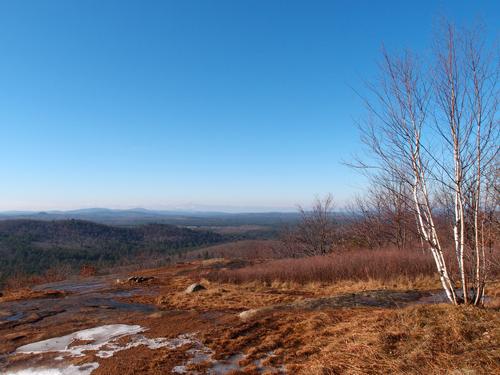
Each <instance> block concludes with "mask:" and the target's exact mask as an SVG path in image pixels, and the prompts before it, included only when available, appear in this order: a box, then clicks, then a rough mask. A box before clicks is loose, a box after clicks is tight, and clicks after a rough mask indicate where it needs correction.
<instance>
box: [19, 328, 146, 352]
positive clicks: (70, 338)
mask: <svg viewBox="0 0 500 375" xmlns="http://www.w3.org/2000/svg"><path fill="white" fill-rule="evenodd" d="M143 331H144V328H142V327H141V326H138V325H126V324H110V325H105V326H101V327H95V328H90V329H84V330H82V331H77V332H74V333H70V334H69V335H66V336H61V337H54V338H52V339H48V340H43V341H38V342H34V343H31V344H27V345H23V346H21V347H19V348H17V349H16V353H23V354H41V353H49V352H62V353H68V354H69V355H71V356H73V357H82V356H83V355H84V354H83V352H85V351H91V350H94V351H95V350H99V349H100V348H101V347H103V346H105V345H106V344H108V343H109V342H111V341H113V340H116V339H119V338H121V337H124V336H128V335H133V334H136V333H139V332H143ZM76 340H82V341H88V343H85V344H81V345H74V346H71V344H72V343H73V342H74V341H76Z"/></svg>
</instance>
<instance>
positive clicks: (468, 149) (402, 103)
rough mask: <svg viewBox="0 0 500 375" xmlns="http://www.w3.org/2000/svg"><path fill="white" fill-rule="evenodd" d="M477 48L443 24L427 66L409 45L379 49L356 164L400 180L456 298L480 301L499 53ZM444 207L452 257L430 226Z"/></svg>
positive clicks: (472, 37)
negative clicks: (378, 71)
mask: <svg viewBox="0 0 500 375" xmlns="http://www.w3.org/2000/svg"><path fill="white" fill-rule="evenodd" d="M485 46H486V44H485V43H484V42H482V41H481V40H480V39H479V38H478V37H477V35H476V34H474V33H469V32H462V33H460V34H459V35H457V32H456V30H455V28H454V27H453V26H451V25H447V26H446V27H445V28H444V29H443V33H442V36H441V38H439V40H438V42H437V43H436V47H435V59H434V61H433V62H432V63H431V64H429V65H427V66H421V65H420V64H419V63H418V60H417V59H416V58H415V57H414V56H413V55H412V54H411V53H409V52H406V53H405V54H404V55H403V56H402V57H395V58H393V57H391V56H390V55H389V54H388V53H387V52H386V51H384V54H383V63H382V79H381V80H380V82H378V83H377V84H372V85H369V88H370V90H371V93H372V94H373V96H372V98H371V99H368V100H366V104H367V106H368V109H369V113H370V116H369V119H368V121H367V122H366V123H364V124H362V126H361V131H362V140H363V142H364V143H365V144H366V145H367V146H368V149H369V150H370V151H371V154H372V155H373V156H374V162H375V163H373V164H369V163H363V162H361V163H359V165H358V166H359V167H362V168H365V169H370V168H374V169H372V170H374V171H377V170H378V171H380V170H381V171H384V173H389V174H390V175H391V176H394V178H395V179H396V180H397V181H399V182H401V183H402V184H404V186H405V189H404V190H403V191H404V194H402V196H403V197H404V198H405V199H406V200H408V201H411V203H412V207H413V210H414V214H415V217H416V221H417V229H418V233H419V234H420V236H421V237H422V240H423V241H424V242H425V243H426V244H427V247H428V248H429V250H430V252H431V254H432V256H433V258H434V261H435V263H436V268H437V271H438V274H439V276H440V279H441V283H442V286H443V288H444V290H445V291H446V294H447V296H448V298H449V300H450V301H451V302H452V303H454V304H461V303H465V304H474V305H481V304H482V303H483V297H484V287H485V283H486V278H487V268H488V259H487V257H488V254H489V253H491V249H492V247H493V245H494V243H493V241H492V240H491V239H492V238H493V236H492V235H488V232H489V231H491V230H494V227H493V226H492V225H493V223H494V221H495V219H496V215H497V212H498V184H497V183H498V180H497V178H491V176H498V151H499V146H498V139H499V119H498V99H499V95H498V74H499V67H498V61H499V60H498V56H491V55H489V54H488V53H487V51H486V47H485ZM493 53H496V54H498V49H494V51H493ZM375 174H377V172H375ZM443 197H444V199H443ZM438 198H441V199H438ZM440 202H441V205H440V204H439V203H440ZM446 202H448V203H446ZM450 202H451V207H450ZM447 213H450V214H451V217H449V222H450V230H451V232H452V236H453V242H454V245H453V247H454V253H455V256H454V257H453V258H454V259H455V260H454V264H451V263H452V262H451V260H450V257H447V256H446V254H445V252H446V249H445V247H444V246H443V241H442V240H443V234H442V233H440V231H439V230H438V221H439V219H440V218H441V217H443V216H445V215H446V214H447ZM444 236H446V235H444ZM487 239H488V240H487ZM455 266H456V267H455ZM453 269H457V272H456V274H452V270H453ZM457 288H458V289H457Z"/></svg>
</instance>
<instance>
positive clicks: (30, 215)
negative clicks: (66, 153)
mask: <svg viewBox="0 0 500 375" xmlns="http://www.w3.org/2000/svg"><path fill="white" fill-rule="evenodd" d="M12 219H32V220H48V221H51V220H67V219H76V220H87V221H93V222H96V223H102V224H110V225H125V226H128V225H139V224H148V223H163V224H172V225H181V226H235V225H268V226H275V225H279V224H283V223H289V222H293V221H296V220H297V219H298V214H297V213H295V212H262V213H261V212H259V213H226V212H215V211H181V210H179V211H177V210H173V211H171V210H165V211H163V210H147V209H144V208H133V209H125V210H119V209H109V208H84V209H78V210H69V211H57V210H56V211H40V212H34V211H5V212H0V220H12Z"/></svg>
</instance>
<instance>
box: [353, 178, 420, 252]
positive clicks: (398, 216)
mask: <svg viewBox="0 0 500 375" xmlns="http://www.w3.org/2000/svg"><path fill="white" fill-rule="evenodd" d="M407 196H408V188H407V186H406V185H405V184H404V183H403V182H402V181H400V180H398V179H397V178H393V177H391V176H390V175H389V174H388V173H383V174H381V175H380V176H377V178H376V179H374V180H372V183H371V185H370V187H369V189H368V191H366V192H365V194H364V195H363V196H359V197H357V198H355V200H354V202H353V203H351V204H350V206H349V207H348V209H349V211H350V213H351V215H350V216H351V217H352V218H354V219H353V220H352V222H351V223H350V225H349V227H350V234H349V236H350V237H351V238H356V239H357V242H358V243H360V244H364V245H365V246H367V247H369V248H375V247H377V248H380V247H384V246H387V245H391V246H395V247H397V248H398V249H400V250H402V249H406V248H408V247H409V246H412V245H414V244H415V242H416V240H417V237H418V233H416V232H415V215H414V211H413V208H412V206H411V202H410V201H409V200H408V199H407V198H406V197H407Z"/></svg>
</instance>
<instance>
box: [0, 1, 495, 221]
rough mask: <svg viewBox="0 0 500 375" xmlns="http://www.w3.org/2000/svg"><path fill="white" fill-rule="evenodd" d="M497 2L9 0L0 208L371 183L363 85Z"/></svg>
mask: <svg viewBox="0 0 500 375" xmlns="http://www.w3.org/2000/svg"><path fill="white" fill-rule="evenodd" d="M499 14H500V2H498V1H451V0H450V1H324V2H322V1H274V0H269V1H257V0H255V1H243V0H241V1H238V0H231V1H208V0H203V1H202V0H200V1H176V2H173V1H172V2H170V1H124V0H120V1H100V0H95V1H90V0H89V1H70V0H61V1H42V0H37V1H22V0H18V1H17V0H16V1H0V131H1V133H0V134H1V136H0V181H1V183H0V210H13V209H23V210H24V209H34V210H47V209H69V208H79V207H95V206H99V207H115V208H128V207H138V206H141V207H147V208H200V207H202V208H205V209H225V210H249V211H252V210H282V209H290V208H292V209H293V207H294V205H295V204H307V202H309V201H311V200H312V199H313V198H314V196H315V195H323V194H325V193H327V192H331V193H333V194H334V196H335V197H336V200H337V201H338V202H339V204H340V205H342V204H343V203H344V202H346V201H347V200H348V199H349V198H350V197H352V196H353V195H354V193H356V192H358V191H360V190H361V189H362V188H363V186H364V181H363V178H362V177H360V176H359V175H358V174H357V173H356V172H355V171H352V170H350V169H349V168H347V167H345V166H343V165H342V163H341V162H342V160H348V159H349V157H350V156H351V155H352V154H353V153H356V152H358V151H359V149H360V143H359V141H358V134H357V130H356V126H355V124H354V123H355V120H356V119H359V118H362V117H363V116H364V110H363V106H362V103H361V102H360V100H359V98H358V97H357V95H356V94H355V93H354V90H353V88H355V89H362V88H363V81H364V80H366V79H371V78H373V77H374V76H375V74H376V63H377V59H378V58H379V56H380V49H381V45H382V43H384V44H385V45H386V46H387V47H388V48H389V49H396V48H402V47H409V48H412V49H415V50H417V51H419V52H421V53H423V54H424V55H425V54H426V53H427V52H428V50H427V49H428V48H429V46H430V42H431V39H432V35H433V30H435V28H436V26H437V24H438V22H439V19H440V17H443V16H445V17H448V18H449V19H451V20H452V21H456V22H458V23H471V22H474V21H477V20H481V21H482V22H483V23H484V24H485V25H486V26H487V28H488V31H489V33H492V34H495V33H498V24H499V23H500V22H499V21H500V20H499V16H498V15H499Z"/></svg>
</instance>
